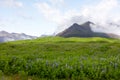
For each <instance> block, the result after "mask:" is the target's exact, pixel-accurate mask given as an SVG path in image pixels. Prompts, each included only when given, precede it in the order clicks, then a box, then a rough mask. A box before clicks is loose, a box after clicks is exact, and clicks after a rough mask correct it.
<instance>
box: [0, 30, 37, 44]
mask: <svg viewBox="0 0 120 80" xmlns="http://www.w3.org/2000/svg"><path fill="white" fill-rule="evenodd" d="M34 38H37V37H36V36H30V35H26V34H24V33H8V32H6V31H0V42H7V41H15V40H25V39H34Z"/></svg>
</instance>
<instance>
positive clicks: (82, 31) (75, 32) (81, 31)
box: [56, 21, 120, 38]
mask: <svg viewBox="0 0 120 80" xmlns="http://www.w3.org/2000/svg"><path fill="white" fill-rule="evenodd" d="M91 24H93V25H95V24H94V23H92V22H90V21H88V22H85V23H83V24H81V25H78V24H77V23H74V24H73V25H72V26H70V27H69V28H68V29H66V30H64V31H63V32H60V33H58V34H57V35H56V36H61V37H105V38H120V36H118V35H115V34H108V33H102V32H93V31H92V30H91V27H90V25H91Z"/></svg>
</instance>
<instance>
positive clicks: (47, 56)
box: [0, 37, 120, 80]
mask: <svg viewBox="0 0 120 80" xmlns="http://www.w3.org/2000/svg"><path fill="white" fill-rule="evenodd" d="M119 75H120V41H119V40H117V39H106V38H61V37H44V38H39V39H35V40H23V41H15V42H7V43H1V44H0V80H1V79H3V78H4V79H5V80H13V78H14V80H41V79H42V80H46V79H47V80H56V79H57V80H58V79H60V80H119V79H120V76H119Z"/></svg>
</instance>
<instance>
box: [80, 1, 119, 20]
mask: <svg viewBox="0 0 120 80" xmlns="http://www.w3.org/2000/svg"><path fill="white" fill-rule="evenodd" d="M117 7H118V0H102V1H101V2H100V3H99V4H97V5H96V6H87V7H85V8H83V10H82V15H84V16H86V17H91V19H92V20H94V21H97V22H101V21H103V22H105V21H106V20H107V19H108V18H109V17H110V16H111V12H112V11H114V9H116V8H117Z"/></svg>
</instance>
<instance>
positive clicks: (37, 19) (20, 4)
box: [0, 0, 120, 36]
mask: <svg viewBox="0 0 120 80" xmlns="http://www.w3.org/2000/svg"><path fill="white" fill-rule="evenodd" d="M119 3H120V2H119V0H0V31H1V30H5V31H8V32H17V33H26V34H29V35H35V36H40V35H42V34H53V33H54V32H56V31H59V30H60V31H62V30H63V29H65V28H66V27H68V26H70V25H71V24H72V23H74V22H82V21H85V20H86V19H88V20H92V21H94V22H99V21H104V22H105V21H108V20H109V19H112V20H114V21H116V22H117V21H120V18H119V17H120V16H119V14H120V7H119ZM76 17H78V18H80V19H78V18H76ZM91 17H92V18H91ZM101 23H102V22H101Z"/></svg>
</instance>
